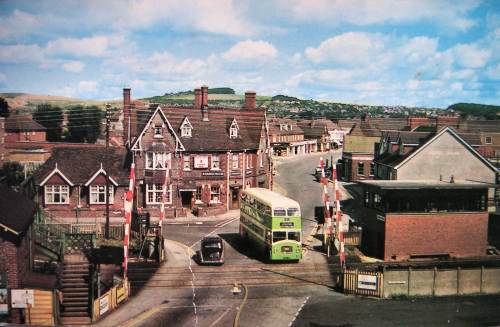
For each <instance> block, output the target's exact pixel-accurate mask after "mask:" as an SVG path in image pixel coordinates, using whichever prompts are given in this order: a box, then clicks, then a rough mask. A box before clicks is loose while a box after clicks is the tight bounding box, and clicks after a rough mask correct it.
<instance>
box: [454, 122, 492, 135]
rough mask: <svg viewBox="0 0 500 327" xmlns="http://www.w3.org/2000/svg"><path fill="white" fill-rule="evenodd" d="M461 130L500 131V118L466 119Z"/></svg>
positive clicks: (461, 125)
mask: <svg viewBox="0 0 500 327" xmlns="http://www.w3.org/2000/svg"><path fill="white" fill-rule="evenodd" d="M459 130H460V131H464V132H496V133H500V120H464V121H462V122H461V123H460V128H459Z"/></svg>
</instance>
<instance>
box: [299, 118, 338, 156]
mask: <svg viewBox="0 0 500 327" xmlns="http://www.w3.org/2000/svg"><path fill="white" fill-rule="evenodd" d="M297 125H299V127H300V128H301V129H302V130H303V131H304V138H305V139H306V140H316V144H317V151H318V152H324V151H329V150H331V149H333V148H334V145H333V144H332V142H333V141H332V140H331V133H333V132H334V131H335V128H336V125H335V124H334V123H333V122H332V121H331V120H328V119H312V120H299V121H298V122H297Z"/></svg>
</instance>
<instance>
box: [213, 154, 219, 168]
mask: <svg viewBox="0 0 500 327" xmlns="http://www.w3.org/2000/svg"><path fill="white" fill-rule="evenodd" d="M212 170H220V162H219V156H218V155H216V154H212Z"/></svg>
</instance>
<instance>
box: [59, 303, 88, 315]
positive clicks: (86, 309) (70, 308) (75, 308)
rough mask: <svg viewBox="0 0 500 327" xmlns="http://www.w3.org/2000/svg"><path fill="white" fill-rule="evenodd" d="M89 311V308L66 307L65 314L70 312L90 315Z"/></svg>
mask: <svg viewBox="0 0 500 327" xmlns="http://www.w3.org/2000/svg"><path fill="white" fill-rule="evenodd" d="M88 310H89V308H88V307H87V306H84V305H83V306H82V305H81V306H70V307H68V306H64V313H69V312H84V313H86V314H87V315H88Z"/></svg>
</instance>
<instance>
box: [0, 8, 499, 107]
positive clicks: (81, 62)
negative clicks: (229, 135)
mask: <svg viewBox="0 0 500 327" xmlns="http://www.w3.org/2000/svg"><path fill="white" fill-rule="evenodd" d="M0 26H1V29H0V92H29V93H36V94H50V95H64V96H71V97H78V98H84V99H117V98H120V97H121V92H122V88H123V87H124V86H128V87H131V88H132V95H133V97H134V98H138V97H145V96H152V95H159V94H163V93H165V92H175V91H181V90H187V89H193V88H195V87H198V86H200V85H202V84H208V85H209V86H211V87H217V86H228V87H232V88H234V89H235V90H236V91H237V92H238V93H242V92H244V91H245V90H255V91H257V93H258V94H262V95H276V94H288V95H293V96H298V97H301V98H305V99H320V100H328V101H335V102H348V103H360V104H379V105H409V106H426V107H447V106H448V105H450V104H453V103H456V102H478V103H487V104H497V105H498V104H500V101H499V99H500V87H499V82H500V60H499V59H500V1H496V0H491V1H478V0H470V1H469V0H465V1H458V0H457V1H456V0H442V1H440V0H416V1H410V0H408V1H403V0H376V1H375V0H372V1H362V0H276V1H257V0H253V1H252V0H239V1H236V0H235V1H232V0H198V1H194V0H182V1H181V0H164V1H159V0H150V1H139V0H136V1H119V0H107V1H101V0H98V1H97V0H87V1H76V0H75V1H71V0H70V1H0Z"/></svg>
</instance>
